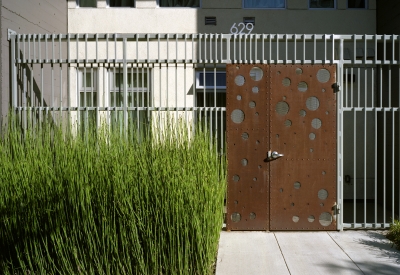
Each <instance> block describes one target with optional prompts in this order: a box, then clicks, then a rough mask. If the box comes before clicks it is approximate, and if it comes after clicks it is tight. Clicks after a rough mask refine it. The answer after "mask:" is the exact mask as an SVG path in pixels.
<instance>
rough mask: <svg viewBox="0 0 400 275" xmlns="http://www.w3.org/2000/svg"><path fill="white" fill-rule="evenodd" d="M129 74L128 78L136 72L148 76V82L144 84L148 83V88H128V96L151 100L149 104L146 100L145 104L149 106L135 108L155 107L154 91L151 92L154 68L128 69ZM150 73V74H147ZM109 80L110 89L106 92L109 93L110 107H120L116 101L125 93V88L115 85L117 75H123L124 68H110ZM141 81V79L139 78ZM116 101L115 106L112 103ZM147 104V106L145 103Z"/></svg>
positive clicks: (108, 72) (108, 71)
mask: <svg viewBox="0 0 400 275" xmlns="http://www.w3.org/2000/svg"><path fill="white" fill-rule="evenodd" d="M127 70H128V71H127V72H128V77H129V76H130V75H131V74H132V72H133V74H135V73H136V72H137V73H139V74H141V73H142V72H143V73H144V74H146V75H147V76H146V77H147V81H146V82H144V83H146V85H147V87H142V86H143V85H142V86H139V87H133V86H132V87H128V88H127V93H128V94H127V95H128V97H129V96H133V95H134V94H137V95H141V96H146V95H147V98H148V99H149V101H148V102H147V100H146V99H144V104H145V105H147V106H139V105H141V104H139V105H138V106H134V107H140V108H143V107H145V108H150V107H152V105H153V99H152V97H151V96H152V90H151V86H152V77H153V71H152V68H150V67H148V68H143V70H142V68H139V67H130V68H127ZM147 72H148V73H147ZM107 74H108V75H107V78H108V81H109V83H108V87H107V88H106V92H107V93H108V97H109V102H108V104H109V106H110V107H118V106H117V105H118V104H117V102H116V101H115V100H116V99H117V97H118V96H119V94H122V93H123V92H124V88H123V84H122V85H121V87H119V86H117V85H115V84H116V75H117V74H123V69H122V68H109V69H108V70H107ZM133 79H136V77H134V78H133ZM139 79H140V78H139ZM143 98H144V97H143ZM113 99H114V104H112V101H113ZM145 102H147V104H146V103H145Z"/></svg>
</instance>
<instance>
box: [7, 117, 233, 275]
mask: <svg viewBox="0 0 400 275" xmlns="http://www.w3.org/2000/svg"><path fill="white" fill-rule="evenodd" d="M167 121H168V122H165V123H162V124H163V126H162V127H163V129H162V130H160V129H153V131H152V133H150V134H148V135H147V136H146V135H141V136H140V138H137V136H138V135H136V134H132V135H128V137H126V135H123V136H121V132H120V131H118V133H116V132H111V131H110V130H107V129H108V128H107V127H102V128H101V129H100V130H99V129H95V128H94V127H89V129H88V130H87V131H86V132H85V133H78V134H76V133H75V134H74V133H73V131H68V130H65V129H66V127H61V126H60V127H58V126H55V125H54V124H51V123H45V124H42V125H41V127H33V128H30V129H29V130H26V131H22V130H21V129H20V128H18V127H11V126H10V127H8V128H7V129H4V131H3V134H2V137H1V141H0V273H1V274H212V273H213V266H214V264H215V263H214V262H215V257H216V253H217V247H218V239H219V232H220V229H221V225H222V219H223V218H222V217H223V200H224V194H225V161H224V160H223V159H222V158H221V157H219V156H218V155H217V154H216V153H215V152H216V150H215V147H214V146H215V144H214V143H213V142H210V141H209V133H207V132H206V131H202V130H201V129H200V128H199V129H196V134H195V135H193V136H191V131H190V130H189V129H187V128H186V127H185V125H184V123H172V122H170V120H167ZM15 124H16V123H15V121H12V122H11V123H9V125H15ZM62 129H64V130H62ZM157 130H158V131H157Z"/></svg>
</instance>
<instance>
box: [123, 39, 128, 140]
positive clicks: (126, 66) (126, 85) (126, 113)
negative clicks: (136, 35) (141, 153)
mask: <svg viewBox="0 0 400 275" xmlns="http://www.w3.org/2000/svg"><path fill="white" fill-rule="evenodd" d="M126 44H127V42H126V38H125V37H124V38H123V46H122V47H123V74H122V78H123V83H124V84H123V85H124V94H123V96H124V100H123V101H122V102H123V104H124V105H123V107H124V132H125V133H124V135H125V138H127V134H128V104H127V103H128V65H127V57H126V47H127V46H126Z"/></svg>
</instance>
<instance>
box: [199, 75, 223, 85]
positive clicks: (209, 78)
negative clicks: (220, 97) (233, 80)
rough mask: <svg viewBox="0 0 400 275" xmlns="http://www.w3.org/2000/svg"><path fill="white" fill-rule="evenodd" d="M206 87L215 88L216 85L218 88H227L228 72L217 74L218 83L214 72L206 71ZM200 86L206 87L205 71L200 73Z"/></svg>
mask: <svg viewBox="0 0 400 275" xmlns="http://www.w3.org/2000/svg"><path fill="white" fill-rule="evenodd" d="M205 78H206V88H209V89H214V86H216V87H217V88H218V89H221V88H224V89H225V88H226V73H225V72H223V73H221V72H218V73H216V74H215V78H216V83H215V81H214V72H206V77H205ZM199 86H200V87H204V73H203V72H200V73H199Z"/></svg>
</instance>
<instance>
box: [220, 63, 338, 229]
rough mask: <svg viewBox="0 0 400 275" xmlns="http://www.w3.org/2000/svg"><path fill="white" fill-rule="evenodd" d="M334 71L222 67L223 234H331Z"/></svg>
mask: <svg viewBox="0 0 400 275" xmlns="http://www.w3.org/2000/svg"><path fill="white" fill-rule="evenodd" d="M335 82H336V66H334V65H303V66H298V65H260V64H257V65H228V66H227V143H228V147H227V150H228V152H227V154H228V193H227V229H228V230H335V229H336V222H335V220H334V216H333V206H334V205H335V202H336V100H335V98H336V96H335V94H334V88H333V85H334V83H335Z"/></svg>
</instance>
